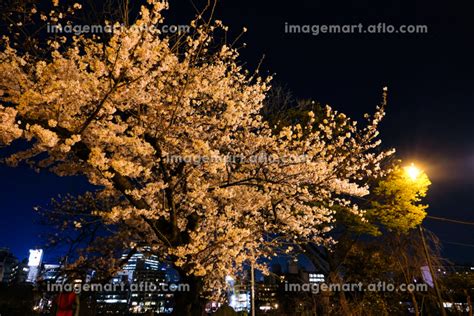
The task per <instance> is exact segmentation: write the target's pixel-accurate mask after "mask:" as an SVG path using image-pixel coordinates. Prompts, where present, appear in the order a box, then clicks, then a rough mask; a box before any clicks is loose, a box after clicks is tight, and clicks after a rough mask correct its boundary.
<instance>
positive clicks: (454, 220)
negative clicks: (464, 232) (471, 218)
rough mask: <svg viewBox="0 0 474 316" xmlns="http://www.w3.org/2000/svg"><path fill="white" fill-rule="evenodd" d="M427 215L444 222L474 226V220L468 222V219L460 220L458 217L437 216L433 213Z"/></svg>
mask: <svg viewBox="0 0 474 316" xmlns="http://www.w3.org/2000/svg"><path fill="white" fill-rule="evenodd" d="M426 217H427V218H430V219H435V220H437V221H444V222H450V223H455V224H463V225H473V226H474V222H466V221H460V220H457V219H450V218H445V217H437V216H431V215H427V216H426Z"/></svg>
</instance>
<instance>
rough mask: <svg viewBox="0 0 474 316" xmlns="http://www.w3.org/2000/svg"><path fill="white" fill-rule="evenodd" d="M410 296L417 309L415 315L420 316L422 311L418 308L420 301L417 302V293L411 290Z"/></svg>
mask: <svg viewBox="0 0 474 316" xmlns="http://www.w3.org/2000/svg"><path fill="white" fill-rule="evenodd" d="M410 297H411V302H412V303H413V308H414V309H415V316H419V315H420V311H419V308H418V303H417V302H416V297H415V293H413V292H410Z"/></svg>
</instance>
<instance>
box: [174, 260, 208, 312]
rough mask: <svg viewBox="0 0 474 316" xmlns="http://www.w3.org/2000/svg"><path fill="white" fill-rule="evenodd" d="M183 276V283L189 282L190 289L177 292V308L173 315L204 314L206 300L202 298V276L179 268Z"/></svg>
mask: <svg viewBox="0 0 474 316" xmlns="http://www.w3.org/2000/svg"><path fill="white" fill-rule="evenodd" d="M178 272H179V274H180V276H181V281H180V282H181V284H188V285H189V291H184V292H175V293H174V294H175V296H174V298H175V308H174V310H173V315H177V316H201V315H204V307H205V303H206V302H205V300H204V299H202V298H201V295H200V294H201V291H202V288H203V281H202V278H199V277H195V276H189V275H186V273H185V272H184V271H181V270H179V269H178Z"/></svg>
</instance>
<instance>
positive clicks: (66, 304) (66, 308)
mask: <svg viewBox="0 0 474 316" xmlns="http://www.w3.org/2000/svg"><path fill="white" fill-rule="evenodd" d="M75 302H76V293H74V292H65V293H59V295H58V297H57V298H56V304H57V306H58V311H57V313H56V316H73V315H74V303H75Z"/></svg>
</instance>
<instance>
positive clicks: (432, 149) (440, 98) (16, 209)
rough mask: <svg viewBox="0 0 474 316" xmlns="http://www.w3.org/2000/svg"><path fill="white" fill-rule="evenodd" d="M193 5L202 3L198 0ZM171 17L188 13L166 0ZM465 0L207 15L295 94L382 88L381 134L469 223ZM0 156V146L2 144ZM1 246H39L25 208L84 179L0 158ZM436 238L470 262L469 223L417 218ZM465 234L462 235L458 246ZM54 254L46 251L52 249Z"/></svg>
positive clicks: (341, 102) (232, 4) (225, 8)
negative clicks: (385, 92) (348, 29)
mask: <svg viewBox="0 0 474 316" xmlns="http://www.w3.org/2000/svg"><path fill="white" fill-rule="evenodd" d="M178 2H179V4H178ZM195 3H196V5H197V6H198V7H202V4H203V3H204V1H196V2H195ZM170 5H171V11H170V12H169V13H168V14H167V15H168V16H169V18H170V19H169V21H170V22H173V23H179V22H183V21H184V20H185V19H186V17H187V16H188V15H189V14H190V13H191V12H192V6H191V5H190V2H188V1H183V0H180V1H177V0H175V1H170ZM472 12H473V7H472V1H456V2H448V1H437V0H436V1H414V0H404V1H400V0H398V1H368V0H358V1H318V0H311V1H310V0H307V1H297V0H293V1H275V0H273V1H261V0H260V1H257V0H252V1H250V0H224V1H220V4H218V7H217V11H216V18H218V19H221V20H223V22H224V24H226V25H228V26H229V27H230V29H232V30H235V31H236V32H238V31H239V30H241V29H242V27H244V26H245V27H247V28H248V32H247V33H246V34H245V35H244V36H243V38H242V39H241V42H242V43H244V42H245V43H247V47H246V48H245V49H244V50H242V61H245V62H247V64H248V67H249V68H250V69H252V68H253V67H255V66H256V65H257V64H258V62H259V61H260V59H261V57H262V56H263V55H265V59H264V61H263V66H262V69H263V73H264V74H276V76H275V78H276V81H278V82H280V83H283V84H285V85H286V86H287V87H288V88H289V89H291V90H292V91H293V93H294V95H295V97H298V98H311V99H314V100H317V101H319V102H321V103H323V104H330V105H331V106H333V107H334V108H336V109H338V110H341V111H343V112H345V113H347V114H348V115H350V116H351V117H353V118H356V119H361V118H362V115H363V114H364V113H366V112H369V113H370V112H373V110H374V108H375V105H376V104H377V103H378V102H379V101H380V98H381V90H382V87H383V86H385V85H386V86H388V87H389V107H388V109H387V117H386V118H385V120H384V122H383V124H382V128H381V135H382V140H383V146H384V147H385V148H389V147H395V148H397V150H398V156H399V157H400V158H402V159H404V161H405V162H407V163H409V162H415V163H417V164H419V165H420V166H421V167H422V168H423V169H424V170H425V171H426V172H427V173H428V175H429V176H430V178H431V180H432V182H433V184H432V187H431V190H430V192H429V198H428V199H427V202H428V203H429V204H430V208H429V209H428V213H429V214H430V215H433V216H441V217H448V218H452V219H458V220H464V221H471V222H474V194H473V193H474V192H473V189H474V133H473V131H472V120H473V116H474V108H473V106H474V62H473V56H474V19H473V18H472ZM285 22H287V23H288V24H358V23H363V24H365V25H368V24H377V23H379V22H384V23H386V24H394V25H400V24H425V25H427V26H428V28H429V31H428V34H418V35H415V34H378V35H376V34H320V35H318V36H314V35H311V34H285V32H284V27H285ZM1 154H2V156H3V155H4V154H5V150H2V152H1ZM0 176H1V179H2V181H1V182H0V200H1V201H2V203H0V211H1V212H2V217H1V221H0V246H7V247H10V248H11V249H12V250H13V251H14V253H15V254H16V255H17V256H18V257H20V258H23V257H26V256H27V250H28V248H31V247H34V246H41V241H40V240H39V239H38V238H37V235H38V233H40V232H41V231H42V230H44V229H45V228H43V227H41V226H39V225H37V224H35V215H34V211H33V210H32V208H33V206H35V205H45V204H46V203H47V201H48V200H49V199H50V198H51V197H54V196H56V195H57V194H58V193H66V192H70V193H80V192H82V191H84V190H86V189H87V184H86V182H85V180H84V179H81V178H78V177H76V178H59V177H56V176H54V175H51V174H48V173H47V172H45V171H43V172H41V173H40V174H36V173H35V172H33V171H32V170H29V169H28V168H27V167H25V166H23V167H20V168H16V169H11V168H8V167H5V166H3V165H1V166H0ZM424 224H425V226H426V227H427V228H428V229H430V230H432V231H433V232H435V233H436V234H437V235H438V237H439V238H440V239H441V240H442V241H444V242H445V243H444V247H443V254H444V255H445V256H446V257H448V258H449V259H451V260H452V261H455V262H460V263H465V262H471V263H472V262H474V226H468V225H460V224H451V223H446V222H438V221H435V220H432V219H426V220H425V222H424ZM459 243H460V244H465V245H459ZM49 257H50V258H53V254H52V253H50V254H49Z"/></svg>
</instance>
